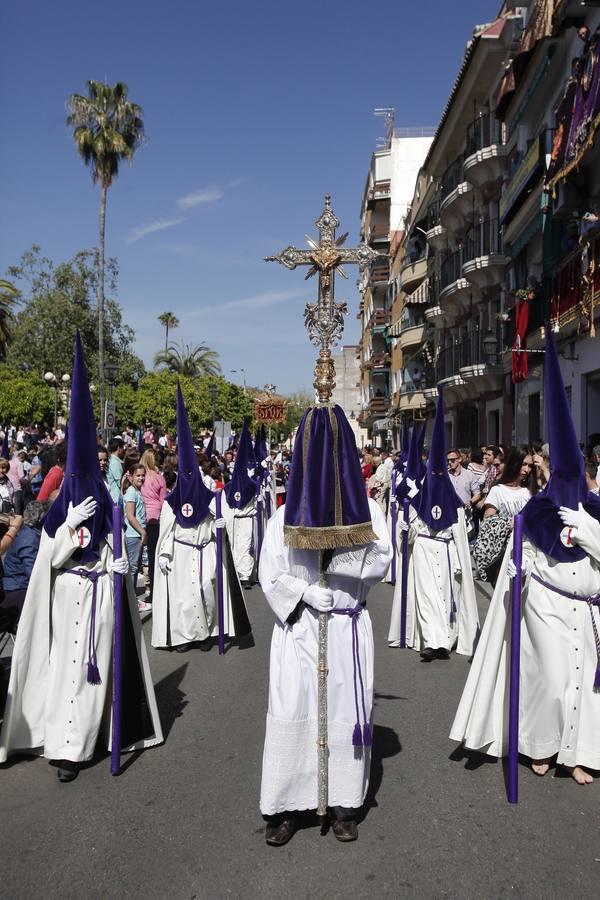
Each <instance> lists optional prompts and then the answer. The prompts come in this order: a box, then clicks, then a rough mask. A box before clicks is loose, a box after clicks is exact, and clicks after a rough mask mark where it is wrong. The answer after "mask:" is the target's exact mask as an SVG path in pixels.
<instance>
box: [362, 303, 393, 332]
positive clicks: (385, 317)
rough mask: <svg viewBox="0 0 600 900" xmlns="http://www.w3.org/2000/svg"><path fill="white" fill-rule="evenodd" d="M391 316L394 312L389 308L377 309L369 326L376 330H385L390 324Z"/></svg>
mask: <svg viewBox="0 0 600 900" xmlns="http://www.w3.org/2000/svg"><path fill="white" fill-rule="evenodd" d="M391 318H392V314H391V313H390V311H389V310H388V309H375V310H374V311H373V314H372V316H371V318H370V319H369V323H368V326H367V327H368V328H371V329H372V330H373V331H375V332H383V331H385V329H386V328H387V326H388V325H389V324H390V321H391Z"/></svg>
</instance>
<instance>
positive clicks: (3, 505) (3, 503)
mask: <svg viewBox="0 0 600 900" xmlns="http://www.w3.org/2000/svg"><path fill="white" fill-rule="evenodd" d="M0 514H2V515H4V516H14V514H15V507H14V505H13V504H12V503H11V502H10V500H0Z"/></svg>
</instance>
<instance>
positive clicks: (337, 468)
mask: <svg viewBox="0 0 600 900" xmlns="http://www.w3.org/2000/svg"><path fill="white" fill-rule="evenodd" d="M390 560H391V545H390V541H389V537H388V531H387V526H386V522H385V517H384V514H383V512H382V511H381V509H380V507H379V506H378V505H377V504H376V503H375V502H374V501H372V500H369V499H368V498H367V496H366V494H365V490H364V484H363V478H362V473H361V470H360V464H359V460H358V454H357V450H356V445H355V440H354V434H353V432H352V429H351V428H350V425H349V423H348V421H347V419H346V417H345V415H344V413H343V411H342V410H341V408H340V407H339V406H329V405H322V406H319V407H315V408H311V409H309V410H307V412H306V413H305V414H304V417H303V419H302V421H301V423H300V426H299V429H298V433H297V436H296V441H295V444H294V453H293V458H292V467H291V476H290V481H289V484H288V494H287V498H286V503H285V506H283V507H281V508H280V509H278V510H277V512H276V513H275V515H274V516H273V517H272V518H271V519H270V521H269V524H268V526H267V531H266V535H265V540H264V544H263V551H262V556H261V560H260V571H259V575H260V584H261V587H262V589H263V591H264V592H265V595H266V597H267V601H268V602H269V605H270V606H271V608H272V610H273V612H274V613H275V616H276V618H277V621H276V623H275V627H274V630H273V638H272V642H271V662H270V677H269V708H268V713H267V726H266V737H265V746H264V755H263V770H262V785H261V797H260V809H261V812H262V813H263V816H264V817H265V818H266V820H267V831H266V839H267V843H268V844H271V845H275V846H278V845H281V844H285V843H286V842H287V841H288V840H289V839H290V838H291V837H292V835H293V834H294V832H295V831H296V829H297V827H298V819H297V814H298V812H299V811H300V810H306V809H316V808H317V805H318V799H319V797H318V788H319V784H318V782H319V780H320V778H321V775H322V773H320V772H318V768H319V765H321V757H318V754H317V735H318V731H319V729H318V724H319V723H318V718H319V715H318V714H319V704H318V700H317V696H318V690H317V687H318V685H317V668H318V662H319V659H320V653H319V650H320V640H321V636H320V632H319V626H320V622H319V618H320V616H322V615H325V616H326V621H325V627H326V646H327V648H328V650H327V654H328V655H327V669H328V678H327V685H326V689H327V703H326V710H327V712H326V715H325V720H326V721H325V724H326V727H327V735H326V743H327V746H328V753H326V754H325V765H326V772H325V777H326V779H327V780H328V810H329V816H330V819H331V823H332V828H333V832H334V834H335V836H336V838H337V839H338V840H340V841H352V840H356V838H357V836H358V831H357V825H356V818H357V814H358V812H359V810H360V807H361V806H362V804H363V802H364V798H365V795H366V792H367V787H368V783H369V766H370V750H371V744H372V709H373V633H372V629H371V621H370V618H369V613H368V612H367V609H366V600H367V594H368V592H369V590H370V588H371V587H372V586H373V585H374V584H376V583H377V582H379V581H381V579H382V578H383V576H384V575H385V573H386V571H387V568H388V566H389V564H390Z"/></svg>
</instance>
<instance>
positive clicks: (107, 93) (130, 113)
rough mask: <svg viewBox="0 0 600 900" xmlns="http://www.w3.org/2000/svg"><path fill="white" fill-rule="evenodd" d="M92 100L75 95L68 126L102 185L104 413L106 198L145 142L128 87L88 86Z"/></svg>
mask: <svg viewBox="0 0 600 900" xmlns="http://www.w3.org/2000/svg"><path fill="white" fill-rule="evenodd" d="M87 89H88V96H87V97H84V96H83V95H82V94H71V96H70V97H69V102H68V112H69V115H68V116H67V125H68V126H69V128H72V129H73V137H74V139H75V146H76V148H77V152H78V153H79V155H80V156H81V158H82V159H83V161H84V163H85V164H86V166H90V167H91V170H92V179H93V181H94V184H100V245H99V275H98V368H99V370H100V371H99V373H98V374H99V376H100V378H99V383H100V391H99V395H100V409H102V407H103V400H104V233H105V221H106V195H107V192H108V189H109V187H110V186H111V184H112V183H113V180H114V179H115V178H116V177H117V175H118V174H119V163H120V161H121V160H123V159H127V160H129V162H131V159H132V157H133V154H134V152H135V150H136V149H137V148H138V147H139V146H140V144H141V143H142V140H143V138H144V123H143V121H142V115H143V110H142V108H141V106H138V105H137V104H136V103H132V102H131V101H130V100H128V99H127V85H126V84H123V83H122V82H121V81H117V82H116V83H115V84H114V85H112V86H111V85H109V84H104V83H103V82H101V81H88V82H87Z"/></svg>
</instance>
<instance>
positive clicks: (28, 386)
mask: <svg viewBox="0 0 600 900" xmlns="http://www.w3.org/2000/svg"><path fill="white" fill-rule="evenodd" d="M0 383H1V384H2V390H1V391H0V419H1V420H2V421H3V422H13V423H15V424H17V425H19V424H23V425H26V424H29V423H32V422H36V423H38V424H45V425H52V424H53V421H54V391H53V389H52V388H50V387H48V385H47V384H46V382H45V381H44V379H43V378H41V377H40V375H39V374H38V373H37V372H30V371H25V370H19V369H14V368H11V367H10V366H7V365H0Z"/></svg>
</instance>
